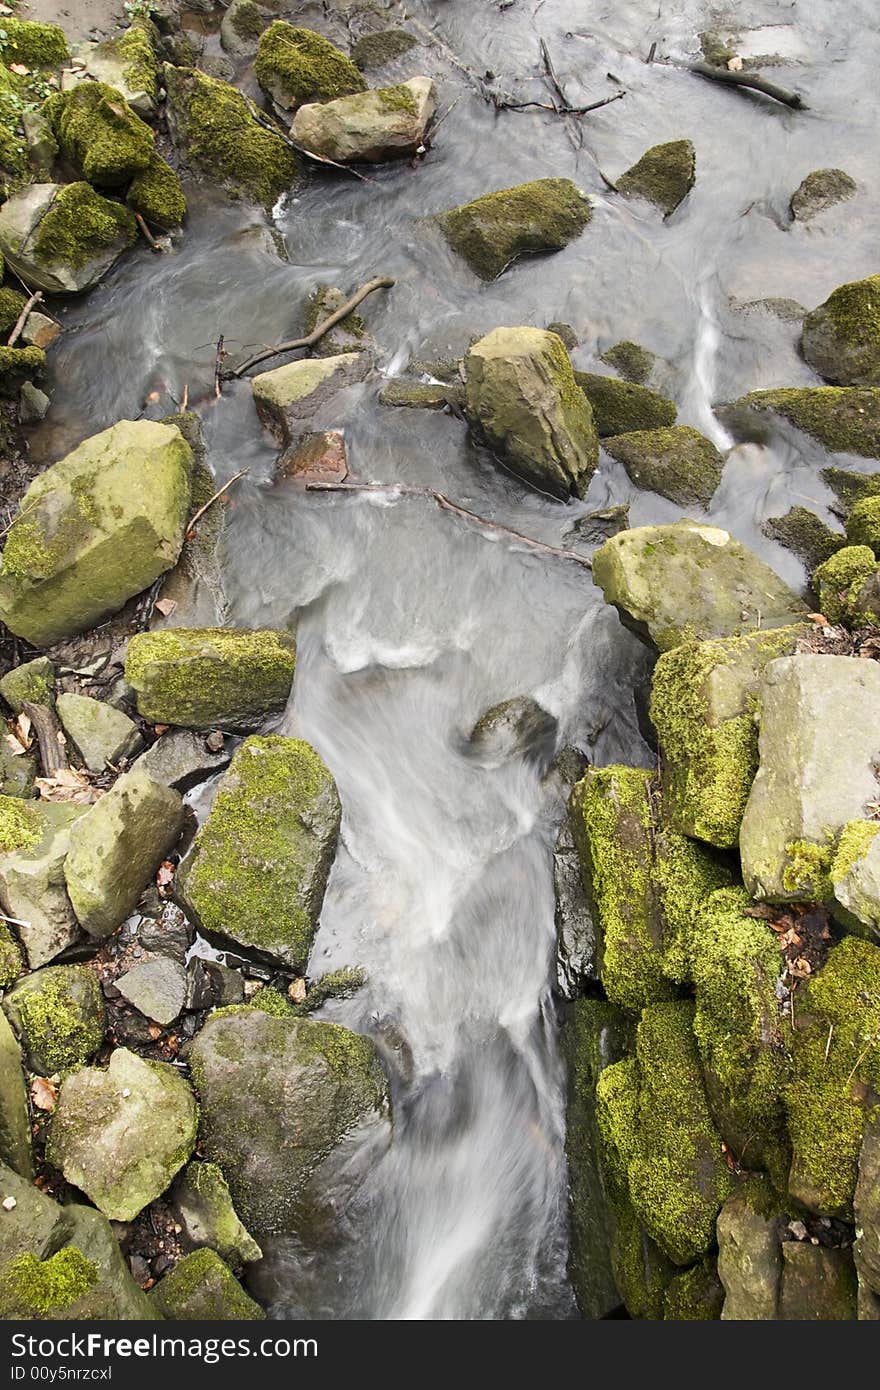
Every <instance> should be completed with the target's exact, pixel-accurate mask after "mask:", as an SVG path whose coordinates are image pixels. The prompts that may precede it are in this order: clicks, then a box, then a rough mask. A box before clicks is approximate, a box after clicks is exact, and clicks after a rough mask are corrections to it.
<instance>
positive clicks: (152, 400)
mask: <svg viewBox="0 0 880 1390" xmlns="http://www.w3.org/2000/svg"><path fill="white" fill-rule="evenodd" d="M119 114H120V115H121V114H122V112H120V113H119ZM161 399H162V394H161V392H160V391H151V392H150V394H149V395H148V396H147V404H148V405H156V403H157V402H158V401H161Z"/></svg>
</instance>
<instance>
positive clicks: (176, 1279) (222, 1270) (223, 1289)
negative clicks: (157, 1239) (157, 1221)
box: [149, 1250, 266, 1322]
mask: <svg viewBox="0 0 880 1390" xmlns="http://www.w3.org/2000/svg"><path fill="white" fill-rule="evenodd" d="M149 1297H150V1302H151V1303H152V1305H153V1307H154V1308H155V1309H156V1314H157V1316H159V1317H162V1318H169V1319H171V1320H172V1321H174V1322H204V1321H205V1320H207V1321H209V1322H231V1321H235V1322H248V1321H250V1322H254V1321H256V1320H258V1319H260V1318H264V1317H265V1316H266V1314H265V1312H264V1311H263V1309H262V1308H261V1307H260V1305H259V1303H255V1302H254V1300H253V1299H252V1298H250V1297H249V1296H248V1294H246V1293H245V1291H244V1289H243V1288H242V1287H241V1284H239V1282H238V1280H237V1279H236V1277H235V1275H234V1274H233V1273H232V1271H231V1269H230V1268H229V1266H228V1265H227V1264H224V1262H223V1261H222V1260H221V1258H220V1256H219V1255H218V1254H217V1252H216V1250H194V1251H193V1252H192V1254H190V1255H184V1257H183V1259H182V1260H181V1261H180V1263H179V1264H177V1265H175V1267H174V1269H172V1270H170V1271H169V1273H168V1274H166V1275H165V1277H164V1279H162V1280H161V1281H160V1282H159V1283H158V1284H157V1285H156V1287H155V1288H154V1289H152V1290H151V1292H150V1295H149Z"/></svg>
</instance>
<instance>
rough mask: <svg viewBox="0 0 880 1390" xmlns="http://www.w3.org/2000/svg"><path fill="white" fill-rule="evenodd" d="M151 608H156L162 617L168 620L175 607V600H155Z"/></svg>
mask: <svg viewBox="0 0 880 1390" xmlns="http://www.w3.org/2000/svg"><path fill="white" fill-rule="evenodd" d="M153 607H154V608H157V609H158V610H159V612H160V613H161V614H162V616H163V617H165V618H168V617H170V615H171V614H172V613H173V612H174V610H175V608H176V607H177V599H176V598H157V599H156V602H155V603H154V604H153Z"/></svg>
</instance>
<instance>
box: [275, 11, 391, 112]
mask: <svg viewBox="0 0 880 1390" xmlns="http://www.w3.org/2000/svg"><path fill="white" fill-rule="evenodd" d="M254 73H255V75H256V78H257V81H258V82H259V84H260V86H261V87H262V89H263V91H264V92H265V94H266V96H267V97H269V98H270V99H271V100H272V102H273V103H274V104H275V107H276V109H277V110H278V111H279V112H288V113H291V114H292V113H293V112H294V111H297V110H298V109H299V108H300V107H301V106H303V105H304V104H305V103H306V102H322V101H334V100H336V98H337V97H344V96H349V95H350V94H351V93H352V92H363V91H366V86H367V84H366V82H365V81H364V79H363V77H362V76H361V74H360V73H359V72H358V69H357V68H356V67H355V65H354V63H353V62H352V61H351V59H350V58H346V56H345V54H344V53H341V52H340V50H339V49H338V48H335V47H334V45H333V44H332V43H330V41H329V40H328V39H325V38H324V37H323V36H322V35H321V34H316V33H315V32H314V30H312V29H300V28H297V27H295V26H294V25H292V24H287V23H285V22H284V20H280V19H279V20H276V21H275V22H274V23H273V24H270V25H269V27H268V29H266V30H264V32H263V33H262V34H261V35H260V41H259V44H258V45H257V58H256V62H255V63H254Z"/></svg>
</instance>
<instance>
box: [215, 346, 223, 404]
mask: <svg viewBox="0 0 880 1390" xmlns="http://www.w3.org/2000/svg"><path fill="white" fill-rule="evenodd" d="M225 359H226V349H225V348H224V346H223V334H222V333H221V334H220V337H219V338H218V339H217V347H216V350H215V352H214V397H215V399H216V400H218V401H219V399H220V397H221V395H222V394H223V363H224V361H225Z"/></svg>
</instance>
